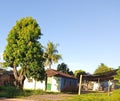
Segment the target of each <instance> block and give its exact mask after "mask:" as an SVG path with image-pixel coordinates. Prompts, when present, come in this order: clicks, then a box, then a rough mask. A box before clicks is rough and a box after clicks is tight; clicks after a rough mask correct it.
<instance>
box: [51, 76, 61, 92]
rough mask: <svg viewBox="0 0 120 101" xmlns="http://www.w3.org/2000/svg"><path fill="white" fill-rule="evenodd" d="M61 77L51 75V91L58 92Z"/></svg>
mask: <svg viewBox="0 0 120 101" xmlns="http://www.w3.org/2000/svg"><path fill="white" fill-rule="evenodd" d="M60 87H61V77H52V84H51V91H53V92H60Z"/></svg>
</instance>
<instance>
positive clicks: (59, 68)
mask: <svg viewBox="0 0 120 101" xmlns="http://www.w3.org/2000/svg"><path fill="white" fill-rule="evenodd" d="M57 71H61V72H63V73H66V74H70V75H73V72H72V71H70V69H69V68H68V66H67V64H65V63H61V64H58V66H57Z"/></svg>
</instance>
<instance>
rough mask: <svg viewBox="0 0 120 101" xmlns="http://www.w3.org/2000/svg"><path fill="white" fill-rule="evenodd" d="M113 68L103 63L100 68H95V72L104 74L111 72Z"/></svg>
mask: <svg viewBox="0 0 120 101" xmlns="http://www.w3.org/2000/svg"><path fill="white" fill-rule="evenodd" d="M111 70H113V68H110V67H108V66H106V65H105V64H103V63H101V64H100V65H99V66H98V68H97V69H96V70H95V72H94V74H95V75H100V74H103V73H105V72H109V71H111Z"/></svg>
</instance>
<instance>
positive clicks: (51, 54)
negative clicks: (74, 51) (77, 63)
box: [44, 42, 62, 69]
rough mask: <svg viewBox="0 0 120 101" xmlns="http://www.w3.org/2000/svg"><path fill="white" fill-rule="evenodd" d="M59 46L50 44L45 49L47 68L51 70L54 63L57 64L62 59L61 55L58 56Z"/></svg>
mask: <svg viewBox="0 0 120 101" xmlns="http://www.w3.org/2000/svg"><path fill="white" fill-rule="evenodd" d="M57 46H58V45H57V44H53V43H52V42H48V44H47V47H45V53H44V58H45V63H44V65H45V66H49V69H51V65H52V63H53V62H54V63H57V62H58V60H59V59H61V58H62V56H61V54H57V53H58V50H57Z"/></svg>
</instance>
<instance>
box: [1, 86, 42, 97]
mask: <svg viewBox="0 0 120 101" xmlns="http://www.w3.org/2000/svg"><path fill="white" fill-rule="evenodd" d="M43 93H44V92H43V91H42V90H24V91H20V90H19V89H18V88H16V87H14V86H0V97H7V98H16V97H27V96H31V95H38V94H43Z"/></svg>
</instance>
